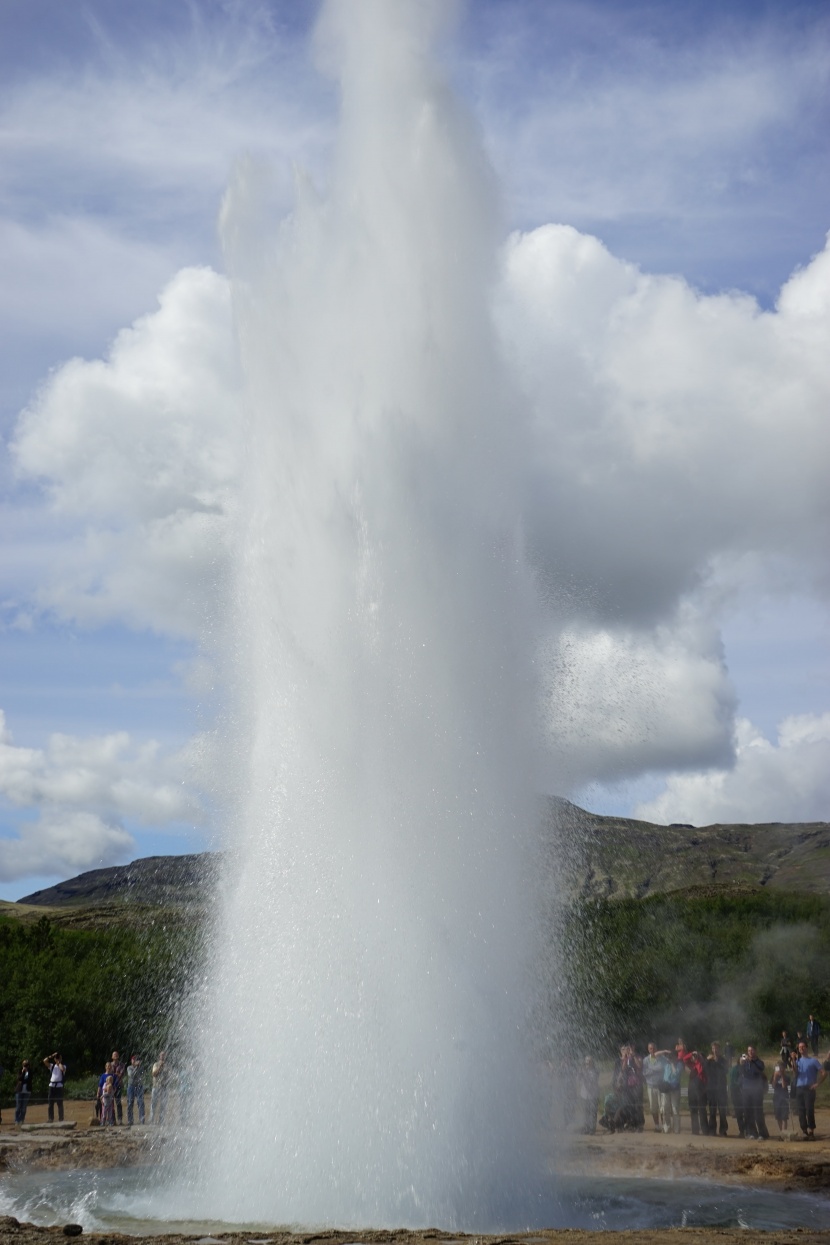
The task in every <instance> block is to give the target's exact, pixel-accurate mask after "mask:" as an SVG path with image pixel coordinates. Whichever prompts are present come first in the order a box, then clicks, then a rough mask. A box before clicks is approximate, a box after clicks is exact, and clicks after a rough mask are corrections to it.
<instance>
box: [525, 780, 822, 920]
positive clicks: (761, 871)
mask: <svg viewBox="0 0 830 1245" xmlns="http://www.w3.org/2000/svg"><path fill="white" fill-rule="evenodd" d="M549 817H550V822H549V824H550V828H551V842H552V843H553V844H554V845H556V846H558V847H559V848H561V860H562V864H561V874H562V876H563V881H564V885H565V888H566V890H567V891H568V892H569V893H570V894H571V896H573V897H577V896H578V897H582V898H606V899H621V898H635V899H641V898H644V897H645V896H647V895H655V894H667V893H670V892H677V891H690V890H695V891H700V890H706V891H709V892H714V891H724V892H725V891H730V890H732V891H734V890H736V889H737V890H741V889H751V890H758V889H762V888H766V887H769V888H770V889H771V890H781V891H799V892H803V893H812V894H827V892H828V891H830V822H826V821H816V822H763V823H760V824H757V825H742V824H737V825H720V824H715V825H711V826H690V825H680V824H675V825H670V826H658V825H655V824H653V823H652V822H647V821H635V820H634V819H633V818H628V817H608V816H601V815H599V814H597V813H589V812H586V810H585V809H582V808H579V807H578V806H577V805H576V804H571V803H569V802H568V801H567V800H560V799H553V800H551V803H550V812H549Z"/></svg>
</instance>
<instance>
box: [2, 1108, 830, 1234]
mask: <svg viewBox="0 0 830 1245" xmlns="http://www.w3.org/2000/svg"><path fill="white" fill-rule="evenodd" d="M45 1110H46V1109H45V1107H43V1108H40V1107H34V1108H32V1109H30V1111H29V1113H28V1115H27V1124H33V1125H34V1124H40V1125H41V1127H37V1128H33V1129H31V1130H28V1129H27V1130H21V1129H18V1128H17V1127H16V1126H14V1125H13V1124H9V1123H8V1116H4V1122H3V1124H2V1126H0V1173H2V1171H3V1170H23V1169H25V1170H42V1171H48V1170H50V1169H51V1170H53V1169H55V1168H62V1167H93V1168H95V1167H98V1168H100V1167H110V1166H115V1165H134V1164H139V1163H141V1164H144V1163H152V1162H154V1161H156V1160H157V1159H158V1157H159V1154H160V1151H161V1148H162V1147H163V1144H164V1136H165V1130H164V1129H163V1128H162V1129H158V1128H153V1127H151V1126H149V1125H146V1126H145V1127H140V1126H136V1127H135V1128H132V1129H128V1128H127V1127H120V1128H118V1127H116V1128H110V1129H104V1130H102V1129H100V1128H98V1127H90V1126H89V1121H90V1116H91V1111H90V1106H89V1104H79V1103H67V1104H66V1112H65V1115H66V1120H67V1122H71V1121H73V1120H74V1122H75V1127H74V1128H72V1129H63V1130H60V1129H57V1128H52V1129H50V1128H48V1127H43V1126H42V1125H43V1124H44V1123H45V1118H44V1119H41V1115H42V1116H44V1117H45ZM768 1122H769V1123H770V1124H772V1125H773V1126H774V1120H770V1121H768ZM730 1124H731V1125H732V1127H733V1128H734V1122H733V1121H731V1120H730ZM817 1124H818V1128H817V1134H818V1135H817V1138H816V1140H815V1141H811V1142H805V1141H800V1140H796V1139H792V1138H787V1139H779V1138H778V1137H777V1136H776V1135H775V1134H774V1133H773V1134H772V1135H771V1137H770V1140H769V1141H765V1142H758V1141H741V1140H740V1139H739V1138H738V1137H737V1135H734V1136H731V1137H725V1138H721V1137H695V1136H693V1135H692V1133H691V1132H689V1131H688V1120H687V1119H684V1120H683V1125H684V1128H685V1129H686V1131H684V1132H681V1133H680V1134H679V1135H676V1136H675V1135H668V1136H666V1135H664V1134H663V1133H655V1132H654V1131H644V1132H642V1133H618V1134H615V1135H609V1134H604V1133H600V1132H598V1133H597V1134H596V1135H595V1136H581V1135H574V1136H573V1137H571V1138H569V1143H570V1144H569V1145H568V1146H567V1147H566V1148H563V1149H562V1150H560V1152H559V1153H558V1155H557V1156H556V1157H554V1158H553V1160H552V1163H553V1166H554V1167H555V1168H556V1169H558V1170H560V1171H562V1172H568V1173H572V1174H579V1175H586V1176H603V1175H609V1176H622V1175H626V1176H632V1175H635V1176H636V1175H641V1176H647V1177H652V1178H664V1179H672V1178H678V1177H698V1178H703V1179H708V1180H714V1181H719V1182H722V1183H739V1184H742V1185H747V1186H755V1187H762V1186H763V1187H767V1188H770V1187H776V1188H778V1189H780V1190H795V1191H801V1192H825V1193H827V1194H828V1195H830V1110H826V1109H824V1110H821V1111H819V1112H817ZM0 1179H2V1175H0ZM614 1238H615V1245H658V1243H659V1245H675V1243H676V1245H738V1243H739V1242H740V1245H761V1243H763V1245H819V1243H820V1245H830V1218H829V1219H828V1226H827V1231H823V1232H815V1231H813V1230H803V1229H795V1230H777V1231H775V1232H759V1231H755V1230H752V1229H708V1228H680V1229H676V1230H672V1231H668V1230H656V1231H651V1230H650V1231H627V1232H619V1233H614ZM617 1238H618V1239H617ZM66 1239H70V1238H69V1235H68V1234H67V1233H66V1227H65V1226H61V1227H57V1228H35V1227H33V1226H31V1225H28V1224H18V1223H17V1222H16V1221H15V1220H13V1219H9V1218H6V1219H3V1218H2V1217H0V1245H46V1242H52V1243H53V1245H54V1243H56V1242H57V1241H59V1240H66ZM82 1239H84V1240H89V1241H90V1242H94V1243H95V1245H139V1243H140V1242H141V1241H146V1242H148V1243H149V1242H152V1243H153V1245H196V1242H201V1243H202V1245H207V1243H208V1242H209V1241H210V1242H212V1241H217V1242H218V1241H221V1242H222V1245H259V1243H262V1245H266V1243H267V1245H387V1243H388V1245H427V1243H430V1245H435V1243H436V1242H437V1243H438V1245H456V1243H460V1242H462V1241H470V1242H471V1245H513V1243H514V1242H515V1243H516V1245H607V1243H608V1233H607V1232H586V1231H582V1230H575V1229H572V1230H557V1231H544V1232H541V1231H540V1232H532V1233H527V1234H516V1235H511V1236H486V1237H485V1236H465V1235H464V1234H461V1233H455V1234H452V1235H451V1236H450V1235H449V1234H447V1233H443V1232H440V1231H429V1232H404V1231H393V1232H389V1231H384V1232H376V1231H364V1232H359V1233H350V1232H334V1231H332V1232H322V1233H301V1234H293V1235H292V1234H291V1233H286V1232H273V1233H267V1232H266V1233H252V1232H251V1231H247V1232H229V1233H219V1234H217V1236H216V1237H210V1238H207V1237H196V1238H194V1237H193V1236H181V1235H179V1234H172V1235H166V1236H153V1237H147V1238H141V1237H135V1236H122V1235H120V1234H118V1233H111V1232H105V1233H94V1232H93V1233H83V1234H82Z"/></svg>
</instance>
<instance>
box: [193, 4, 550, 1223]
mask: <svg viewBox="0 0 830 1245" xmlns="http://www.w3.org/2000/svg"><path fill="white" fill-rule="evenodd" d="M445 9H446V0H435V2H434V3H425V0H338V2H333V3H330V4H329V5H328V6H327V7H326V9H325V10H324V13H323V18H322V22H321V26H320V28H319V29H318V41H319V53H320V56H321V58H322V59H323V62H324V66H325V67H326V68H327V69H328V68H330V69H332V70H333V71H335V72H336V74H337V76H338V78H339V81H340V84H341V92H342V119H341V129H340V134H339V140H338V145H337V150H336V154H335V157H334V165H333V171H332V176H331V185H330V188H329V191H328V193H327V194H326V196H325V197H323V198H318V197H317V196H316V194H315V193H314V192H313V191H312V190H311V188H310V187H308V186H306V185H300V186H299V189H298V193H297V206H296V210H295V212H294V214H293V215H292V217H291V218H290V219H289V220H287V221H285V222H283V223H282V224H281V225H280V226H279V227H276V226H274V227H271V226H270V225H269V224H268V223H267V210H266V208H265V207H264V206H263V201H264V199H265V198H266V196H265V195H264V194H262V193H261V187H260V184H259V178H258V175H257V173H256V171H255V170H254V169H252V168H250V167H247V168H243V169H242V170H241V171H240V173H239V175H238V177H237V179H236V182H235V184H234V186H233V188H232V190H231V192H230V193H229V196H228V201H227V204H226V207H225V211H224V217H223V231H224V237H225V241H226V246H227V252H228V260H229V268H230V271H231V275H232V278H233V281H234V290H235V299H236V314H237V321H238V325H239V333H240V342H241V354H242V360H243V365H244V368H245V371H246V375H247V382H248V385H247V409H246V412H245V420H246V430H245V435H246V443H247V466H246V473H245V478H244V485H243V488H242V490H241V494H240V501H239V516H238V519H239V521H238V556H237V565H238V578H237V582H236V588H235V601H234V604H233V608H232V614H233V618H232V623H231V625H230V626H229V628H228V635H229V637H232V638H229V639H228V647H229V649H230V650H231V656H230V657H229V659H228V665H229V680H230V685H231V688H232V704H233V710H232V713H231V714H230V717H231V718H232V723H233V725H232V732H231V733H232V734H233V740H232V741H229V744H228V747H229V751H232V753H233V756H234V757H235V758H236V759H237V777H236V789H237V790H238V805H237V808H236V810H235V813H234V816H233V819H232V820H233V825H232V827H231V832H230V835H229V838H230V844H231V846H232V848H233V853H232V854H233V857H234V863H233V865H232V866H231V867H230V868H229V877H228V879H227V882H226V887H225V889H226V891H227V894H228V897H227V901H226V907H225V911H224V915H223V919H222V920H221V921H220V923H219V928H218V932H217V938H216V946H215V952H214V962H213V969H212V978H211V981H210V984H209V987H208V989H207V992H206V999H204V1000H202V1001H201V1003H200V1004H199V1007H200V1011H199V1016H198V1018H197V1019H196V1020H195V1021H194V1025H196V1026H198V1028H197V1031H196V1032H193V1033H191V1035H190V1036H191V1039H192V1043H193V1045H192V1046H191V1052H190V1053H191V1057H192V1059H193V1062H194V1065H195V1066H196V1067H198V1068H199V1069H200V1071H201V1073H202V1074H203V1076H204V1084H202V1085H200V1086H199V1089H198V1094H197V1095H195V1097H196V1098H197V1099H198V1105H200V1107H201V1109H202V1112H203V1119H202V1120H201V1126H200V1140H199V1142H198V1144H197V1145H196V1146H195V1147H194V1149H193V1150H192V1152H191V1153H190V1155H189V1156H188V1158H187V1160H186V1161H187V1166H186V1169H185V1173H184V1184H185V1187H186V1189H187V1191H188V1193H189V1194H190V1196H191V1197H192V1205H190V1206H189V1207H185V1206H184V1205H183V1203H181V1202H180V1203H179V1205H180V1209H186V1210H187V1211H188V1212H190V1213H194V1214H196V1213H198V1215H199V1216H201V1217H206V1216H207V1217H212V1218H215V1219H221V1220H236V1221H239V1220H245V1221H249V1222H250V1221H254V1220H258V1221H268V1222H272V1223H274V1222H276V1223H298V1222H299V1223H305V1224H320V1223H323V1222H336V1223H339V1224H341V1225H345V1224H350V1223H351V1224H355V1223H358V1224H360V1223H362V1224H372V1225H378V1226H380V1225H384V1224H401V1225H417V1224H427V1223H437V1224H439V1225H441V1226H444V1227H452V1226H453V1225H455V1226H457V1227H459V1228H460V1227H475V1226H489V1227H495V1226H499V1225H500V1224H507V1223H510V1224H512V1226H517V1224H518V1223H521V1222H522V1219H523V1215H524V1210H523V1206H524V1205H525V1203H524V1202H523V1199H524V1198H525V1197H526V1196H527V1189H528V1188H529V1186H530V1185H531V1184H533V1183H534V1177H533V1168H534V1166H535V1164H536V1162H537V1160H536V1157H535V1156H536V1153H537V1139H536V1136H535V1133H534V1127H533V1123H532V1120H533V1109H532V1101H533V1099H534V1097H535V1096H537V1095H535V1093H534V1086H533V1085H532V1075H533V1073H532V1057H531V1053H530V1050H529V1045H530V1043H529V1039H528V1029H529V1023H528V1011H529V1002H528V1000H529V995H530V990H529V984H528V979H529V976H530V960H531V950H532V942H533V936H534V918H533V911H534V901H533V881H532V878H533V871H534V856H533V851H534V840H535V828H536V824H537V821H538V808H537V806H536V804H535V801H534V797H533V791H532V786H533V783H532V776H531V763H530V758H531V755H532V752H533V739H532V736H533V726H534V720H535V706H534V692H533V679H532V661H531V654H532V635H531V631H532V627H531V619H532V616H533V599H534V598H533V585H532V577H531V576H530V574H529V572H528V570H527V568H526V565H525V562H524V560H523V555H522V545H521V533H520V531H519V527H518V521H517V515H518V513H519V506H518V503H517V492H518V487H519V483H518V482H519V478H520V469H521V466H522V454H523V453H524V433H523V427H522V421H521V417H520V414H519V413H517V411H516V409H515V407H514V405H513V404H512V402H511V397H510V393H509V392H508V387H507V385H506V383H505V381H504V377H503V375H502V372H501V370H500V366H499V362H498V350H497V347H496V342H495V337H494V333H493V330H492V327H491V322H490V313H489V304H490V300H491V287H492V284H493V281H494V278H495V275H496V255H497V250H498V245H499V242H500V232H499V220H498V212H497V210H496V201H495V200H496V196H495V194H494V189H493V185H492V178H491V174H490V172H489V170H488V167H487V164H486V161H485V160H484V158H483V156H482V153H481V150H480V147H479V145H478V141H477V138H476V136H475V134H474V132H473V131H472V129H471V127H470V125H469V123H468V121H467V119H466V118H465V116H464V115H463V113H462V111H461V110H460V109H459V108H458V106H457V105H456V103H455V102H454V101H453V99H452V98H451V96H450V94H449V92H448V90H447V88H446V86H445V85H444V83H443V82H442V80H441V77H440V74H438V73H437V72H436V70H435V68H434V66H433V64H432V63H431V61H430V44H431V41H432V39H433V37H434V33H435V27H436V24H437V23H438V21H439V18H440V14H441V13H442V12H443V11H444V10H445ZM263 222H265V223H263ZM194 1089H195V1087H194ZM182 1197H183V1198H185V1197H186V1195H185V1194H184V1193H183V1194H182ZM531 1218H532V1211H531V1210H530V1209H529V1208H527V1219H526V1220H525V1222H529V1221H530V1219H531Z"/></svg>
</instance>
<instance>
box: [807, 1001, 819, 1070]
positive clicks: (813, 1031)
mask: <svg viewBox="0 0 830 1245" xmlns="http://www.w3.org/2000/svg"><path fill="white" fill-rule="evenodd" d="M820 1037H821V1025H820V1024H819V1022H818V1021H817V1020H816V1018H815V1016H814V1015H813V1013H812V1012H810V1016H809V1019H808V1021H807V1041H808V1042H809V1043H810V1050H811V1051H812V1052H813V1058H814V1059H815V1058H817V1056H818V1043H819V1038H820Z"/></svg>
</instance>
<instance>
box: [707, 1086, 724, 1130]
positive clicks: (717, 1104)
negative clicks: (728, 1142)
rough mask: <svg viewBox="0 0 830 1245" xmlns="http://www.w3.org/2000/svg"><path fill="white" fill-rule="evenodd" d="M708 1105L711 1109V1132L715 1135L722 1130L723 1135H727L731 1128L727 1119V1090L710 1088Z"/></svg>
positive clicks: (709, 1109) (708, 1090)
mask: <svg viewBox="0 0 830 1245" xmlns="http://www.w3.org/2000/svg"><path fill="white" fill-rule="evenodd" d="M706 1106H707V1108H708V1111H709V1132H710V1133H711V1134H712V1136H713V1137H714V1135H715V1133H716V1132H718V1131H720V1135H721V1137H725V1136H726V1134H727V1131H728V1129H729V1124H728V1123H727V1119H726V1090H725V1089H713V1088H711V1087H710V1088H708V1089H707V1091H706ZM718 1124H719V1125H720V1128H719V1129H718Z"/></svg>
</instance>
